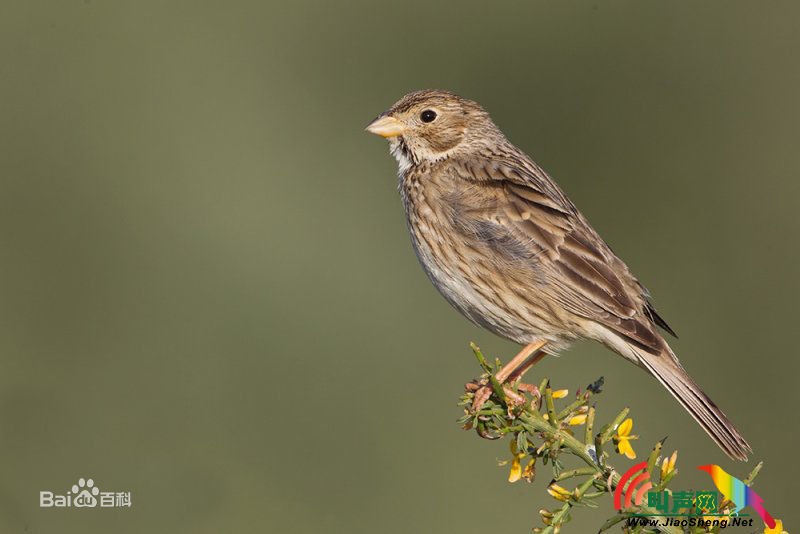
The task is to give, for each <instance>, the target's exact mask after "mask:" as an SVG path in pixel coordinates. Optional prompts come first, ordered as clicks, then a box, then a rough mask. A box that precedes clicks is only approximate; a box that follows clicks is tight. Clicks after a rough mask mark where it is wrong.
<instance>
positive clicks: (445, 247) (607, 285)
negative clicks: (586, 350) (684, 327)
mask: <svg viewBox="0 0 800 534" xmlns="http://www.w3.org/2000/svg"><path fill="white" fill-rule="evenodd" d="M431 113H432V114H433V116H434V117H435V118H434V119H432V120H430V121H426V120H424V119H428V118H430V117H431ZM423 114H427V115H423ZM368 129H369V130H370V131H372V132H373V133H377V134H379V135H382V136H384V137H387V138H388V139H389V144H390V150H391V153H392V154H393V155H394V156H395V157H396V159H397V161H398V163H399V166H400V172H399V177H400V184H399V187H400V193H401V196H402V199H403V204H404V206H405V210H406V214H407V220H408V228H409V231H410V233H411V238H412V243H413V245H414V250H415V251H416V254H417V256H418V257H419V260H420V262H421V264H422V266H423V268H424V269H425V271H426V273H427V274H428V276H429V278H430V279H431V281H432V282H433V283H434V285H435V286H436V287H437V288H438V289H439V291H440V292H441V293H442V295H443V296H444V297H445V298H446V299H447V300H448V302H450V303H451V304H452V305H453V306H454V307H455V308H456V309H457V310H459V311H460V312H461V313H462V314H464V315H465V316H466V317H467V318H469V319H470V320H471V321H473V322H474V323H476V324H478V325H480V326H483V327H485V328H487V329H488V330H490V331H492V332H494V333H496V334H498V335H500V336H502V337H505V338H507V339H510V340H513V341H516V342H518V343H522V344H528V343H532V342H534V341H537V340H545V341H547V345H546V346H545V348H544V350H545V351H547V352H550V353H555V352H558V351H560V350H563V349H564V348H566V347H567V346H569V344H570V343H571V342H573V341H574V340H576V339H580V338H586V339H594V340H597V341H599V342H601V343H603V344H604V345H606V346H608V347H609V348H611V349H612V350H614V351H615V352H617V353H619V354H620V355H622V356H623V357H625V358H626V359H628V360H630V361H632V362H633V363H635V364H637V365H639V366H641V367H643V368H644V369H646V370H647V371H649V372H650V373H651V374H653V375H654V376H655V377H656V378H657V379H658V380H659V381H660V382H661V383H662V384H663V385H664V386H665V387H666V388H667V389H668V390H669V391H670V392H671V393H672V394H673V395H674V396H675V397H676V398H677V399H678V400H679V401H680V403H681V404H682V405H683V406H684V407H685V408H686V409H687V410H688V411H689V413H691V414H692V416H693V417H694V418H695V419H696V420H697V421H698V422H699V423H700V424H701V425H702V426H703V428H704V429H705V430H706V432H708V433H709V435H710V436H711V437H712V438H713V439H714V440H715V441H716V442H717V443H718V444H719V445H720V447H721V448H722V449H723V450H724V451H725V452H726V453H727V454H728V455H730V456H731V457H734V458H738V459H746V454H747V452H748V451H750V447H749V445H748V444H747V443H746V441H745V440H744V439H743V438H742V437H741V435H740V434H739V433H738V431H737V430H736V429H735V428H734V426H733V425H732V424H731V423H730V421H728V419H727V418H726V417H725V415H724V414H723V413H722V412H721V411H720V410H719V408H717V407H716V406H715V405H714V403H713V402H711V400H710V399H709V398H708V397H707V396H706V395H705V394H704V393H703V392H702V391H701V389H700V388H699V387H698V386H697V384H696V383H695V382H694V381H693V380H692V379H691V378H690V377H689V376H688V375H687V374H686V372H685V371H684V370H683V367H682V366H681V365H680V363H679V362H678V359H677V358H676V357H675V355H674V354H673V353H672V351H671V349H670V348H669V346H668V345H667V343H666V341H665V340H664V338H663V337H662V335H661V333H660V332H659V331H658V328H657V327H661V328H663V329H665V330H666V331H668V332H670V333H672V330H671V329H670V328H669V326H668V325H667V324H666V322H665V321H664V320H663V319H662V318H661V317H659V315H658V314H657V313H656V311H655V309H654V308H653V306H652V305H651V304H650V302H649V301H648V294H647V291H646V290H645V288H644V287H643V286H642V285H641V284H640V283H639V281H638V280H637V279H636V277H635V276H634V275H633V274H632V273H631V271H630V270H629V269H628V267H627V266H626V265H625V263H624V262H623V261H622V260H620V259H619V258H618V257H617V256H616V255H615V254H614V253H613V252H612V251H611V249H610V248H609V247H608V245H606V243H605V242H604V241H603V240H602V239H601V238H600V236H599V235H598V234H597V232H595V231H594V229H593V228H592V227H591V225H589V223H588V221H587V220H586V218H585V217H584V216H583V215H582V214H581V213H580V212H579V211H578V209H577V208H576V207H575V206H574V204H573V203H572V202H571V201H570V200H569V199H568V198H567V196H566V195H565V194H564V193H563V192H562V191H561V189H560V188H559V187H558V185H556V183H555V182H554V181H553V180H552V179H551V178H550V177H549V176H548V175H547V174H546V173H545V172H544V171H543V170H542V169H541V168H540V167H539V166H538V165H537V164H536V163H534V162H533V160H531V159H530V158H529V157H528V156H527V155H525V153H523V152H522V151H521V150H519V149H518V148H517V147H515V146H514V145H512V144H511V143H510V142H509V141H508V140H507V139H506V138H505V136H504V135H503V133H502V132H501V131H500V130H499V129H498V128H497V126H495V124H494V123H493V122H492V120H491V118H490V117H489V115H488V113H486V111H484V110H483V108H481V106H480V105H478V104H477V103H475V102H473V101H470V100H467V99H464V98H461V97H458V96H456V95H454V94H452V93H448V92H444V91H418V92H415V93H410V94H409V95H406V96H405V97H403V98H402V99H401V100H400V101H398V102H397V103H396V104H395V105H394V106H392V108H390V109H389V110H388V111H386V112H385V113H383V114H382V115H380V116H379V117H378V118H377V119H376V120H375V121H373V123H372V124H371V125H370V126H369V127H368Z"/></svg>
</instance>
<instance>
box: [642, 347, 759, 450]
mask: <svg viewBox="0 0 800 534" xmlns="http://www.w3.org/2000/svg"><path fill="white" fill-rule="evenodd" d="M666 351H667V352H662V353H661V354H658V355H654V354H650V353H648V352H645V351H643V350H637V351H636V353H637V354H636V355H637V357H638V360H639V363H640V364H641V365H642V367H644V368H645V369H647V370H648V371H650V373H651V374H652V375H653V376H655V377H656V378H657V379H658V381H659V382H661V384H662V385H663V386H664V387H666V388H667V390H669V392H670V393H672V396H673V397H675V398H676V399H677V400H678V402H679V403H680V404H681V406H683V407H684V408H685V409H686V411H687V412H689V414H690V415H691V416H692V417H693V418H694V420H695V421H697V422H698V423H699V424H700V426H701V427H703V430H705V431H706V433H707V434H708V435H709V436H710V437H711V439H713V440H714V442H716V444H717V445H719V447H720V448H721V449H722V450H723V451H724V452H725V454H727V455H728V456H730V457H731V458H733V459H736V460H745V461H746V460H747V455H748V453H751V452H753V450H752V449H751V448H750V445H749V444H748V443H747V441H745V439H744V438H743V437H742V435H741V434H740V433H739V431H738V430H736V427H735V426H734V425H733V423H731V421H730V420H729V419H728V417H727V416H726V415H725V414H724V413H723V412H722V410H720V409H719V408H718V407H717V405H716V404H714V402H713V401H712V400H711V399H710V398H708V395H706V394H705V393H703V390H702V389H700V386H698V385H697V382H695V381H694V380H693V379H692V377H690V376H689V375H688V374H687V373H686V371H685V370H684V369H683V367H682V366H681V364H680V363H679V362H678V359H677V358H676V357H675V355H674V354H673V353H672V351H671V350H670V349H669V348H667V349H666Z"/></svg>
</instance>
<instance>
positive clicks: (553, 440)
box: [459, 344, 760, 534]
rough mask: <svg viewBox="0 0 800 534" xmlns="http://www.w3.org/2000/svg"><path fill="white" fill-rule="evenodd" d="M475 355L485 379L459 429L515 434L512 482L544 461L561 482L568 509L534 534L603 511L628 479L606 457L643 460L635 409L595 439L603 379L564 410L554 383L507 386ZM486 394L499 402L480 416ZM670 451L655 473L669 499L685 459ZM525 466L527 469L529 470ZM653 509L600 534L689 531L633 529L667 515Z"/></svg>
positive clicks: (466, 400)
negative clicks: (573, 462) (580, 511)
mask: <svg viewBox="0 0 800 534" xmlns="http://www.w3.org/2000/svg"><path fill="white" fill-rule="evenodd" d="M472 350H473V352H474V353H475V357H476V358H477V359H478V363H479V364H480V366H481V368H482V369H483V372H484V373H483V375H482V376H481V378H480V379H479V380H477V381H474V382H472V383H470V384H468V387H467V391H466V393H465V395H464V396H463V397H462V398H461V403H460V405H461V406H464V407H465V415H464V417H462V418H461V419H460V420H459V422H460V423H461V424H462V425H463V426H464V428H466V429H475V430H476V431H477V433H478V435H479V436H481V437H483V438H487V439H500V438H502V437H504V436H507V435H508V436H512V437H513V439H512V440H511V443H510V448H511V456H512V459H511V471H510V474H509V481H510V482H516V481H517V480H527V481H528V482H532V481H533V479H534V477H535V474H536V469H535V465H536V463H537V461H541V463H543V464H545V465H546V464H548V463H550V464H552V470H553V476H552V478H551V482H550V483H549V484H548V488H547V492H548V493H549V494H550V496H551V497H552V498H554V499H555V500H556V501H558V502H559V503H560V507H558V508H557V509H555V510H547V509H542V510H540V511H539V513H540V515H541V518H542V521H543V523H544V525H543V526H542V527H538V528H535V529H534V532H539V533H543V534H558V533H559V532H560V531H561V529H562V528H563V526H564V525H565V524H566V523H567V522H569V521H570V519H571V514H572V511H573V510H574V508H575V507H590V508H599V505H598V503H597V502H596V501H597V500H598V499H599V498H600V497H603V496H605V495H607V494H613V493H614V490H615V489H616V487H617V485H618V484H619V481H620V477H621V473H620V471H618V470H617V469H616V468H615V467H614V466H612V465H611V464H610V463H609V455H608V453H606V452H604V449H605V448H606V446H608V445H609V443H611V444H613V445H614V448H615V449H616V450H617V452H619V453H620V454H627V455H628V456H629V458H631V459H632V458H635V454H634V452H633V448H632V445H631V441H632V440H635V439H637V436H633V435H631V433H630V432H631V429H632V425H633V422H632V420H630V419H629V418H628V413H629V410H628V408H625V409H624V410H622V411H621V412H620V413H619V414H617V416H616V417H615V418H614V419H613V420H612V421H611V422H609V423H608V424H606V425H604V426H603V427H602V428H601V429H600V430H599V431H598V432H597V433H596V434H595V433H594V430H593V429H594V425H595V408H594V405H590V401H592V400H593V399H594V397H595V396H596V395H597V394H598V393H600V390H601V387H602V385H603V380H602V378H601V379H600V380H598V381H596V382H595V383H593V384H590V385H589V386H588V387H587V388H586V391H584V392H581V391H578V392H577V393H576V394H575V399H574V400H573V401H572V402H570V403H568V404H567V405H566V406H565V407H563V408H561V409H560V410H559V409H557V406H556V402H557V401H558V400H560V399H562V398H564V397H566V395H567V392H566V391H565V390H560V391H554V390H553V388H552V387H551V385H550V382H549V380H547V379H543V380H542V381H541V382H540V384H539V386H538V387H537V386H533V385H531V384H524V383H521V382H515V383H511V384H501V383H500V382H499V381H498V380H497V379H496V377H495V374H496V373H497V371H499V369H500V362H499V361H497V362H496V363H495V365H494V366H492V365H490V364H489V363H488V362H487V360H486V358H485V357H484V355H483V353H482V352H481V350H480V349H479V348H478V347H477V346H476V345H474V344H472ZM487 388H488V389H487ZM481 390H483V393H484V394H488V393H489V392H491V395H490V396H489V397H488V400H486V402H485V403H484V404H483V405H482V406H479V407H478V410H477V411H475V410H474V409H473V407H472V405H473V400H474V398H475V395H476V394H477V393H478V392H479V391H481ZM581 425H584V426H585V428H584V430H583V431H582V432H580V433H578V434H579V435H580V436H581V437H582V439H579V438H578V437H576V433H575V432H573V429H576V427H579V426H581ZM662 444H663V440H662V441H661V442H658V443H656V445H655V447H653V449H652V451H651V452H650V454H649V456H648V460H647V472H648V473H649V474H650V481H651V483H652V484H653V490H654V491H667V492H669V490H668V489H667V488H666V486H667V484H668V483H669V482H670V481H671V480H672V479H673V477H674V476H675V475H676V474H677V469H675V461H676V455H677V452H676V453H674V454H673V455H672V457H671V458H662V457H661V449H662ZM569 457H573V458H577V459H578V460H579V461H580V462H581V463H582V464H583V466H582V467H580V466H579V467H572V468H569V469H567V468H566V466H565V465H564V461H565V460H568V459H569ZM525 460H527V462H526V463H527V465H526V466H525V467H524V468H523V467H522V466H523V463H524V462H523V461H525ZM759 469H760V464H759V466H757V467H756V469H754V471H753V473H751V476H750V477H748V481H752V478H754V477H755V475H756V474H757V473H758V470H759ZM625 471H626V469H622V471H621V472H622V473H624V472H625ZM657 475H658V476H657ZM568 484H569V485H571V484H576V486H575V487H574V489H567V488H565V487H563V486H562V485H568ZM646 504H647V502H646V500H645V501H643V503H642V504H640V505H634V506H631V507H629V508H626V509H623V510H620V511H618V512H617V513H616V514H615V515H614V516H613V517H611V518H609V519H608V520H607V521H605V522H604V523H603V524H602V526H601V527H600V529H599V531H600V532H605V531H607V530H608V529H610V528H612V527H614V526H615V525H618V524H619V523H623V531H625V532H643V533H644V532H664V533H668V534H682V533H683V532H684V529H682V528H679V527H675V526H665V525H661V524H659V525H658V526H656V527H647V528H650V529H651V530H646V529H645V528H643V527H639V526H635V527H634V526H627V522H626V521H625V520H626V519H628V518H630V517H638V516H642V515H652V516H658V515H659V514H660V513H662V512H659V510H657V509H655V508H652V507H649V506H647V505H646ZM726 506H727V508H726ZM719 508H720V510H721V512H722V513H728V512H729V511H730V503H725V502H723V503H720V506H719ZM686 513H687V514H690V513H691V514H693V515H702V513H703V511H702V510H696V509H695V508H694V504H693V505H692V507H691V508H688V509H686ZM660 523H661V522H660ZM652 528H655V529H656V530H652ZM687 532H698V533H699V532H719V528H716V529H714V528H712V529H711V530H710V531H709V530H708V529H705V528H698V529H697V530H694V531H687Z"/></svg>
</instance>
